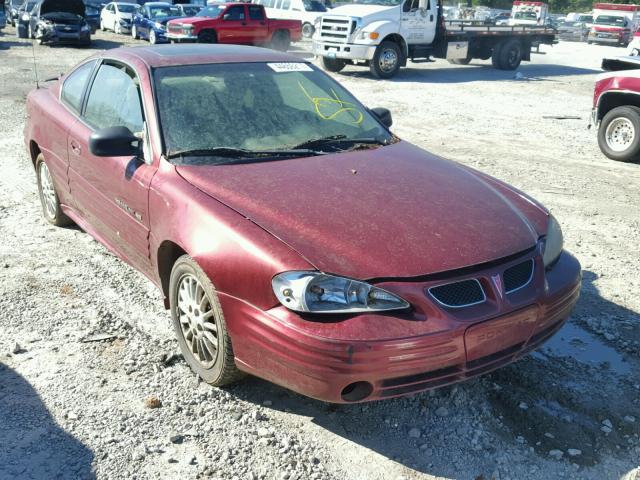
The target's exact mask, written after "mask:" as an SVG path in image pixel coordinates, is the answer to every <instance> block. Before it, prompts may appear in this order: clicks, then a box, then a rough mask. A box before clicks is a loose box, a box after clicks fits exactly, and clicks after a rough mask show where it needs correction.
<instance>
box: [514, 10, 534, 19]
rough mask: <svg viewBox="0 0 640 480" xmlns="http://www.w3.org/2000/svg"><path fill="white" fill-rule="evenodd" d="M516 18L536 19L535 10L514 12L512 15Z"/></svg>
mask: <svg viewBox="0 0 640 480" xmlns="http://www.w3.org/2000/svg"><path fill="white" fill-rule="evenodd" d="M513 18H515V19H516V20H537V19H538V16H537V15H536V12H516V14H515V15H514V17H513Z"/></svg>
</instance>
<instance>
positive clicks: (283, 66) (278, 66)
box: [267, 62, 313, 73]
mask: <svg viewBox="0 0 640 480" xmlns="http://www.w3.org/2000/svg"><path fill="white" fill-rule="evenodd" d="M267 65H269V67H271V69H272V70H273V71H274V72H279V73H280V72H313V69H312V68H311V67H310V66H309V65H307V64H306V63H295V62H286V63H267Z"/></svg>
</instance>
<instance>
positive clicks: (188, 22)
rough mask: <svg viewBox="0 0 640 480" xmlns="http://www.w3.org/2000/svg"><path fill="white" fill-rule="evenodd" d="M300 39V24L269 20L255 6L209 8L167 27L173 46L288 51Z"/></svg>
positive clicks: (175, 21) (216, 6)
mask: <svg viewBox="0 0 640 480" xmlns="http://www.w3.org/2000/svg"><path fill="white" fill-rule="evenodd" d="M301 37H302V23H301V22H300V21H299V20H275V19H269V18H267V15H266V14H265V11H264V7H263V6H262V5H257V4H252V3H236V2H233V3H220V4H216V5H210V6H208V7H205V8H203V9H202V10H200V12H199V13H198V15H197V16H195V17H191V18H178V19H175V20H170V21H169V22H168V24H167V38H168V39H169V41H171V42H172V43H173V42H198V43H234V44H245V45H259V46H269V47H271V48H274V49H276V50H282V51H286V50H287V49H288V48H289V45H290V44H291V42H297V41H299V40H300V38H301Z"/></svg>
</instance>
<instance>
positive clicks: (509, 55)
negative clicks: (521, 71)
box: [491, 38, 522, 70]
mask: <svg viewBox="0 0 640 480" xmlns="http://www.w3.org/2000/svg"><path fill="white" fill-rule="evenodd" d="M491 60H492V63H493V58H492V59H491ZM520 62H522V43H521V42H520V40H517V39H515V38H513V39H511V40H507V41H506V42H505V43H504V45H502V47H501V48H500V53H499V54H498V67H497V68H499V69H500V70H515V69H516V68H518V67H519V66H520ZM494 66H495V65H494Z"/></svg>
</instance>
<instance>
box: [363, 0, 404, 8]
mask: <svg viewBox="0 0 640 480" xmlns="http://www.w3.org/2000/svg"><path fill="white" fill-rule="evenodd" d="M353 3H357V4H361V5H382V6H385V7H395V6H396V5H400V4H401V3H402V0H354V2H353Z"/></svg>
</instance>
